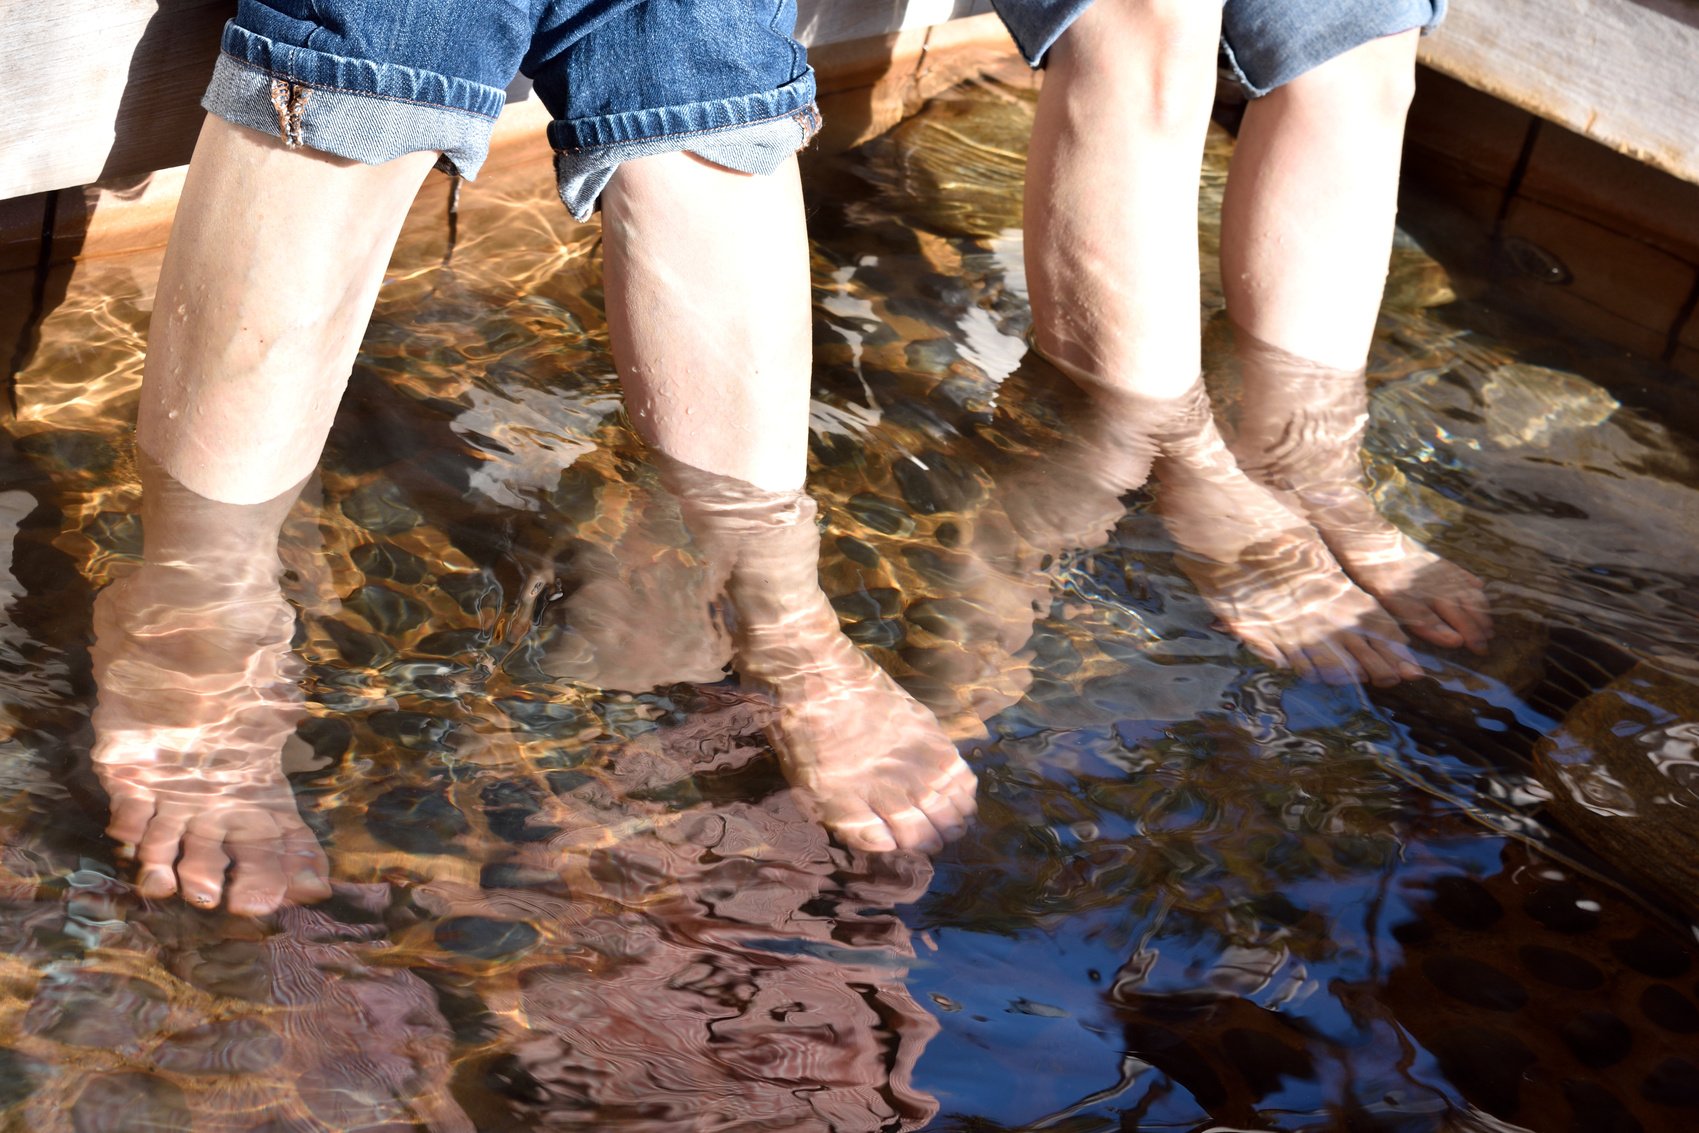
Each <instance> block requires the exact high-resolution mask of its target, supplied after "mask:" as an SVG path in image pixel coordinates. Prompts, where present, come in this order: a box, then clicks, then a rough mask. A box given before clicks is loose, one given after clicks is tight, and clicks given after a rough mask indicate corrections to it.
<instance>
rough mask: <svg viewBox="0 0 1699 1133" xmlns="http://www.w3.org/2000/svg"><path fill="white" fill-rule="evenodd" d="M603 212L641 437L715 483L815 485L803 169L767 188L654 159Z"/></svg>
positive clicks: (616, 331) (611, 284)
mask: <svg viewBox="0 0 1699 1133" xmlns="http://www.w3.org/2000/svg"><path fill="white" fill-rule="evenodd" d="M602 208H603V214H602V226H603V228H602V231H603V235H604V238H605V240H606V266H605V272H606V278H605V280H604V282H603V287H604V290H605V291H606V293H607V297H608V331H609V333H610V334H611V335H612V337H613V346H614V358H615V360H616V361H617V362H618V364H619V375H620V384H621V385H622V386H623V387H624V389H625V399H626V412H627V413H629V414H630V416H631V420H632V423H633V425H635V426H636V428H637V431H638V433H639V434H640V435H641V436H642V437H643V439H644V440H645V441H648V442H649V443H650V444H652V445H654V446H655V447H656V448H657V449H659V450H661V451H662V452H664V453H666V454H667V455H668V456H670V457H671V458H673V459H674V460H677V461H681V462H683V463H684V464H687V465H690V466H692V467H694V468H700V469H702V470H703V471H705V472H711V473H714V474H715V475H719V476H729V477H732V478H733V479H736V480H742V481H745V482H746V483H750V484H754V485H756V486H757V487H760V488H764V489H766V490H768V491H791V490H795V489H797V488H800V487H802V480H803V474H804V473H805V472H806V471H807V460H808V400H809V381H810V375H811V374H812V372H813V350H814V347H813V340H812V336H811V333H810V327H811V326H812V325H813V324H812V312H811V311H810V308H809V276H808V234H807V232H806V230H805V229H804V226H803V209H802V186H801V182H800V180H799V178H798V175H797V167H796V161H795V159H792V160H791V161H790V162H788V163H787V164H786V165H785V166H784V167H783V168H781V169H780V170H778V171H777V172H775V173H773V174H772V175H771V176H767V177H755V176H750V175H748V174H743V173H733V172H730V171H729V170H725V169H721V168H720V167H718V166H715V165H710V164H708V163H707V162H704V161H701V160H699V159H697V158H695V157H692V156H691V155H689V154H685V153H667V154H660V155H657V156H655V157H646V158H642V159H640V160H638V161H632V162H627V163H626V164H625V165H622V166H620V169H619V172H618V173H617V174H615V175H614V179H613V182H612V184H610V185H609V186H608V191H607V193H606V195H605V196H604V198H603V205H602Z"/></svg>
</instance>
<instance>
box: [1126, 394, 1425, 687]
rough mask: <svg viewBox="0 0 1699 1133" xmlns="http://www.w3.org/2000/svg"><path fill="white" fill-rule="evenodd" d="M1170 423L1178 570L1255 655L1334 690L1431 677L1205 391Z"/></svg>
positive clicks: (1167, 462)
mask: <svg viewBox="0 0 1699 1133" xmlns="http://www.w3.org/2000/svg"><path fill="white" fill-rule="evenodd" d="M1184 402H1185V403H1184V406H1183V407H1180V408H1178V409H1177V411H1176V412H1174V413H1173V414H1171V415H1169V416H1167V418H1166V420H1165V421H1164V423H1163V424H1162V425H1161V431H1160V434H1159V438H1158V449H1159V451H1160V452H1161V454H1162V456H1161V459H1160V462H1159V463H1158V465H1157V472H1156V474H1157V479H1158V481H1159V482H1160V483H1161V486H1162V487H1161V494H1160V496H1159V506H1160V508H1161V512H1162V517H1163V520H1164V522H1165V523H1166V524H1167V526H1168V530H1169V532H1170V533H1171V534H1172V535H1173V536H1174V540H1175V542H1176V543H1178V544H1179V545H1180V548H1181V554H1180V555H1179V563H1180V566H1181V569H1182V570H1184V571H1185V572H1186V574H1187V576H1188V577H1190V578H1191V579H1192V581H1193V583H1194V584H1196V585H1197V587H1198V591H1199V593H1201V594H1202V595H1203V596H1204V599H1205V600H1206V601H1208V602H1209V603H1210V606H1211V608H1213V609H1214V610H1215V612H1216V614H1217V616H1219V617H1220V618H1221V620H1222V621H1223V622H1224V623H1225V624H1226V625H1227V627H1228V628H1229V629H1230V630H1232V631H1233V632H1234V633H1235V634H1236V635H1238V637H1239V638H1240V639H1241V640H1243V641H1244V642H1245V644H1246V645H1248V646H1249V647H1250V648H1251V650H1252V651H1253V652H1255V653H1256V654H1257V655H1258V656H1260V657H1262V658H1263V659H1264V660H1266V661H1268V662H1270V663H1271V664H1275V665H1282V666H1289V667H1291V668H1292V669H1294V670H1295V671H1297V672H1298V674H1299V675H1300V676H1304V677H1307V678H1312V679H1318V680H1322V681H1325V682H1327V683H1329V684H1356V683H1361V682H1363V681H1367V682H1369V683H1372V684H1376V685H1383V686H1384V685H1393V684H1397V683H1398V682H1399V681H1400V680H1413V679H1415V678H1417V677H1420V676H1421V675H1422V669H1421V666H1420V665H1418V664H1417V663H1416V660H1415V658H1414V657H1412V656H1411V655H1410V652H1409V650H1408V649H1407V648H1406V647H1405V646H1406V639H1405V637H1404V634H1403V633H1402V632H1400V630H1399V628H1398V624H1397V623H1396V622H1395V621H1394V620H1393V619H1392V617H1391V616H1390V615H1389V614H1388V613H1387V611H1385V610H1383V609H1382V608H1381V606H1380V605H1379V604H1378V603H1377V602H1376V601H1375V600H1374V599H1373V598H1372V597H1370V596H1369V595H1368V594H1366V593H1364V592H1363V591H1362V590H1361V589H1359V588H1358V587H1357V586H1355V585H1353V583H1352V581H1351V580H1350V579H1349V578H1347V577H1346V575H1345V572H1344V571H1342V570H1341V569H1340V564H1339V563H1338V562H1337V561H1336V560H1335V559H1334V558H1333V556H1332V555H1331V554H1329V553H1328V549H1327V547H1326V546H1324V545H1323V543H1322V540H1321V537H1320V536H1319V535H1318V534H1317V533H1316V531H1315V530H1314V529H1313V528H1312V527H1310V525H1309V524H1308V523H1306V522H1305V521H1304V520H1303V519H1302V518H1301V517H1299V516H1298V515H1295V514H1293V513H1292V512H1291V511H1290V510H1289V509H1288V508H1286V507H1285V506H1284V505H1282V503H1281V502H1280V501H1279V500H1278V499H1276V498H1275V495H1274V493H1272V492H1270V491H1269V490H1268V489H1266V488H1264V487H1262V486H1261V485H1259V484H1257V483H1255V482H1254V481H1252V480H1251V479H1250V478H1249V477H1247V476H1246V475H1245V474H1244V473H1243V472H1241V471H1240V470H1239V468H1238V465H1237V464H1236V463H1235V462H1234V459H1233V456H1232V454H1231V453H1229V452H1228V451H1227V448H1226V445H1225V443H1224V442H1223V441H1222V439H1221V436H1220V434H1219V432H1217V430H1216V428H1215V423H1214V419H1213V418H1212V417H1211V415H1210V410H1209V404H1208V401H1207V399H1206V398H1205V397H1204V394H1203V389H1202V386H1201V385H1200V386H1197V387H1194V389H1193V390H1192V391H1191V392H1190V393H1189V394H1187V395H1186V398H1185V399H1184Z"/></svg>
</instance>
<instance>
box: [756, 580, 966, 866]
mask: <svg viewBox="0 0 1699 1133" xmlns="http://www.w3.org/2000/svg"><path fill="white" fill-rule="evenodd" d="M820 607H821V609H819V610H816V611H812V612H811V613H810V614H808V615H805V616H804V617H801V618H796V619H794V620H789V621H787V622H786V623H783V624H775V625H771V626H765V627H749V628H748V629H746V631H745V633H744V634H743V635H742V638H743V648H742V649H741V651H740V657H739V669H740V671H741V672H742V674H743V676H744V679H745V680H747V681H750V682H752V683H754V684H757V685H759V686H760V687H761V688H762V689H763V690H764V691H766V692H767V694H768V695H770V696H771V697H772V698H773V701H774V704H775V706H776V707H777V709H778V716H777V719H776V720H775V721H774V722H773V723H772V724H771V725H770V726H769V727H768V738H769V739H770V741H771V742H772V744H773V749H774V751H775V752H777V754H778V757H779V763H780V765H781V766H782V767H783V768H784V772H785V777H786V778H787V779H788V780H790V783H791V785H792V786H793V787H795V788H796V790H797V791H798V792H799V793H800V795H801V796H802V801H803V802H804V804H805V805H806V806H807V807H808V808H809V809H810V810H812V811H814V812H815V814H816V815H817V816H818V818H819V820H820V821H821V822H822V823H823V824H824V825H825V826H826V827H827V828H828V829H830V830H831V831H832V832H833V833H834V834H836V835H837V836H838V838H839V839H840V840H841V841H842V842H843V843H844V844H845V845H847V846H849V847H851V848H852V849H858V850H874V851H878V850H920V851H924V852H928V853H930V852H933V851H936V850H938V849H940V848H942V846H943V845H944V843H945V842H948V841H951V840H953V839H955V838H957V837H959V836H960V835H961V833H962V832H963V830H965V829H966V827H967V823H968V820H969V819H970V818H972V817H973V814H974V811H975V809H976V806H977V804H976V803H975V801H974V794H975V791H976V790H977V786H978V784H977V781H976V779H975V778H974V774H973V772H972V771H971V770H969V768H968V765H967V764H966V763H965V762H964V761H963V760H962V758H961V756H960V755H959V754H957V752H956V746H955V744H954V743H952V742H951V741H950V738H949V736H948V735H946V734H945V732H944V729H943V728H942V727H941V726H940V725H939V723H938V721H937V719H936V718H935V717H934V716H933V715H932V713H930V712H928V711H927V710H926V709H925V708H923V707H921V705H920V704H919V703H917V702H916V701H915V700H914V698H913V697H911V696H909V694H908V693H906V692H904V691H903V690H902V689H901V688H900V687H898V686H897V684H896V682H895V681H893V680H892V679H891V678H890V677H889V676H887V675H886V674H885V672H884V670H882V669H880V668H879V667H878V666H877V665H875V664H874V663H873V662H872V661H871V660H869V659H868V658H867V657H866V656H865V655H863V654H862V653H861V651H860V650H858V649H857V648H856V647H855V646H854V645H853V644H852V643H851V642H850V641H849V640H848V639H847V638H845V637H844V636H843V633H842V632H841V631H840V630H839V628H838V623H837V617H836V615H835V614H834V613H833V612H832V609H831V607H830V606H828V605H826V603H825V601H824V599H823V598H822V600H821V602H820Z"/></svg>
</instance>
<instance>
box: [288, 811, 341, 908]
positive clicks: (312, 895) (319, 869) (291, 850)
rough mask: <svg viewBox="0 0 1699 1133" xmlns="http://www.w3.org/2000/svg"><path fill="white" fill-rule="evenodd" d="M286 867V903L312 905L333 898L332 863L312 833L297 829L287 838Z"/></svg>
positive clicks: (302, 828) (304, 829)
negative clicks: (331, 891)
mask: <svg viewBox="0 0 1699 1133" xmlns="http://www.w3.org/2000/svg"><path fill="white" fill-rule="evenodd" d="M283 867H284V875H285V877H286V879H287V882H288V888H287V889H286V890H285V891H284V894H283V895H284V898H285V899H286V900H289V901H294V902H297V903H299V904H308V903H310V902H313V901H322V900H324V899H325V898H326V897H329V896H330V880H329V879H330V862H329V860H328V859H327V858H326V857H325V856H324V850H323V849H322V848H321V847H320V846H319V840H318V839H317V838H315V837H313V832H312V831H311V830H308V829H306V828H305V827H297V828H296V829H294V830H291V831H290V832H289V833H288V834H286V835H285V836H284V853H283Z"/></svg>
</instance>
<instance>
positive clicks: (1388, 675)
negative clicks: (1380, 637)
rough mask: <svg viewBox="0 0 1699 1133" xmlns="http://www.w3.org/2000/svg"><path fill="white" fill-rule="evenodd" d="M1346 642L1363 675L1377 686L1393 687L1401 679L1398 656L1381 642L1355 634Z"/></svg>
mask: <svg viewBox="0 0 1699 1133" xmlns="http://www.w3.org/2000/svg"><path fill="white" fill-rule="evenodd" d="M1345 644H1346V648H1348V649H1349V650H1350V653H1351V657H1352V659H1354V660H1355V661H1356V662H1357V666H1358V668H1359V669H1360V670H1361V671H1362V674H1363V677H1364V678H1365V679H1366V680H1367V681H1368V682H1369V683H1370V684H1372V685H1374V686H1375V687H1376V688H1391V687H1392V686H1393V685H1395V684H1397V683H1398V682H1399V680H1400V679H1401V672H1400V669H1401V666H1400V664H1399V662H1398V658H1397V657H1396V656H1394V655H1392V654H1391V653H1390V652H1388V651H1387V650H1385V649H1384V648H1383V647H1382V644H1381V643H1380V642H1378V641H1374V640H1371V639H1368V638H1362V637H1357V636H1355V635H1353V636H1351V637H1350V638H1348V639H1347V641H1346V643H1345Z"/></svg>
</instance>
